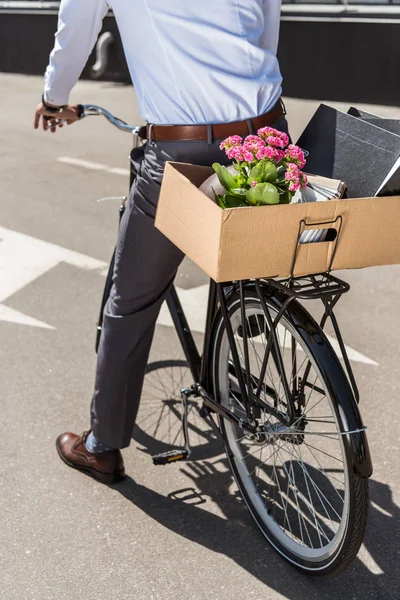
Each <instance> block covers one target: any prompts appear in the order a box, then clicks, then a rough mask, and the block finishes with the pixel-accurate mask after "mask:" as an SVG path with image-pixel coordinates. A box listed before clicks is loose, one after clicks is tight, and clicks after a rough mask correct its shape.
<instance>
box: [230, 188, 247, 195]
mask: <svg viewBox="0 0 400 600" xmlns="http://www.w3.org/2000/svg"><path fill="white" fill-rule="evenodd" d="M246 193H247V189H245V188H235V189H234V190H231V194H232V195H233V196H245V195H246Z"/></svg>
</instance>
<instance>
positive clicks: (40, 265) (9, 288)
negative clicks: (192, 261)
mask: <svg viewBox="0 0 400 600" xmlns="http://www.w3.org/2000/svg"><path fill="white" fill-rule="evenodd" d="M63 262H65V263H68V264H70V265H74V266H76V267H79V268H81V269H85V270H89V271H91V270H94V271H98V273H99V275H101V276H106V275H107V272H108V266H107V263H105V262H103V261H100V260H97V259H96V258H92V257H90V256H86V255H84V254H80V253H79V252H74V251H73V250H68V249H67V248H63V247H61V246H56V245H55V244H51V243H49V242H45V241H43V240H39V239H36V238H33V237H31V236H29V235H25V234H22V233H18V232H16V231H11V230H10V229H6V228H4V227H0V321H8V322H11V323H19V324H21V325H30V326H33V327H43V328H46V329H54V327H53V326H52V325H50V324H48V323H44V322H43V321H39V320H37V319H35V318H33V317H31V316H29V315H25V314H24V313H21V312H19V311H17V310H15V309H12V308H10V307H9V306H6V305H5V304H4V302H5V301H6V300H7V299H8V298H10V297H11V296H13V295H14V294H15V293H16V292H18V291H20V290H22V289H23V288H24V287H26V286H27V285H29V284H30V283H32V282H33V281H35V280H36V279H38V278H39V277H41V275H44V273H47V272H48V271H50V269H52V268H54V267H55V266H57V265H58V264H60V263H63ZM177 290H178V293H179V297H180V299H181V302H182V306H183V309H184V311H185V314H186V317H187V319H188V322H189V325H190V327H191V329H192V330H193V331H197V332H200V333H204V329H205V322H206V308H207V299H208V284H205V285H200V286H198V287H195V288H192V289H189V290H185V289H182V288H179V287H178V288H177ZM158 324H159V325H165V326H167V327H173V323H172V319H171V316H170V314H169V311H168V308H167V306H166V304H164V305H163V306H162V308H161V312H160V316H159V319H158ZM281 339H283V336H282V335H281ZM328 339H329V341H330V342H331V344H332V346H333V348H334V349H335V351H336V352H337V354H338V355H339V356H341V353H340V348H339V345H338V342H337V341H336V339H335V338H333V337H331V336H329V335H328ZM287 343H288V344H289V343H290V342H289V340H287ZM346 350H347V353H348V356H349V359H350V360H352V361H355V362H361V363H364V364H367V365H374V366H377V365H378V363H377V362H375V361H374V360H372V359H371V358H369V357H368V356H365V355H364V354H361V353H360V352H358V351H357V350H355V349H354V348H351V347H350V346H346Z"/></svg>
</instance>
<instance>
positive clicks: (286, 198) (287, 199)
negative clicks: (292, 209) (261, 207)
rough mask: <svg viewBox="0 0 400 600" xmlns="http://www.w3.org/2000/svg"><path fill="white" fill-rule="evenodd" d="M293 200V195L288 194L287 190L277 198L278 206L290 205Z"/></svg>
mask: <svg viewBox="0 0 400 600" xmlns="http://www.w3.org/2000/svg"><path fill="white" fill-rule="evenodd" d="M292 198H293V193H292V192H289V190H288V191H287V192H283V194H280V196H279V204H290V203H291V201H292Z"/></svg>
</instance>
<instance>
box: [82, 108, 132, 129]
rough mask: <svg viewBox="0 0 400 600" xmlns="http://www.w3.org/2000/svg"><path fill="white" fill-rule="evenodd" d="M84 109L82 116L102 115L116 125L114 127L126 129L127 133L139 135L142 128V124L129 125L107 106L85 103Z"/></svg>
mask: <svg viewBox="0 0 400 600" xmlns="http://www.w3.org/2000/svg"><path fill="white" fill-rule="evenodd" d="M83 110H84V112H83V116H82V118H85V117H92V116H94V117H95V116H100V115H102V116H103V117H105V118H106V119H107V120H108V121H109V122H110V123H111V124H112V125H114V127H116V128H117V129H119V130H120V131H126V132H127V133H133V135H135V136H137V135H138V133H139V131H140V130H141V128H142V126H141V125H135V126H134V125H128V123H125V121H123V120H122V119H119V118H118V117H115V116H114V115H112V114H111V113H110V112H109V111H108V110H106V109H105V108H102V107H101V106H96V105H94V104H84V105H83Z"/></svg>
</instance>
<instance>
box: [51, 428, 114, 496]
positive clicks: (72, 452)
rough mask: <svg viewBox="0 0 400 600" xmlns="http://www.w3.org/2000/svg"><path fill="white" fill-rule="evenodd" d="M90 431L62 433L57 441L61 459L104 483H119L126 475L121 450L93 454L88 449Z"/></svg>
mask: <svg viewBox="0 0 400 600" xmlns="http://www.w3.org/2000/svg"><path fill="white" fill-rule="evenodd" d="M88 435H89V432H88V431H85V432H84V433H82V435H80V436H79V435H76V434H75V433H62V434H61V435H60V436H59V437H58V438H57V441H56V448H57V451H58V454H59V455H60V458H61V460H63V461H64V462H65V463H66V464H67V465H68V466H69V467H72V468H74V469H79V471H83V472H84V473H87V474H88V475H91V477H94V478H95V479H97V480H98V481H101V482H102V483H107V484H110V483H117V482H118V481H122V479H123V478H124V477H125V468H124V461H123V459H122V454H121V452H120V451H119V450H111V451H109V452H100V453H98V454H93V453H92V452H89V450H87V449H86V446H85V440H86V438H87V436H88Z"/></svg>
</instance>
